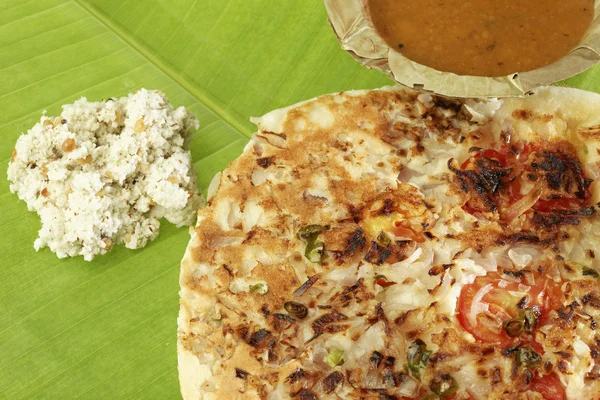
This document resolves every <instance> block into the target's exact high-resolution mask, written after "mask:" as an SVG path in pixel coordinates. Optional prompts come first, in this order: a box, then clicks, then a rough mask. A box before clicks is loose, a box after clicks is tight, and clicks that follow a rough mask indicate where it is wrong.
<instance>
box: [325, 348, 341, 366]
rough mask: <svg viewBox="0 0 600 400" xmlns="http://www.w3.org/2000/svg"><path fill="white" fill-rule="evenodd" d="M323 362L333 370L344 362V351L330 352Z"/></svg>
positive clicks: (335, 350)
mask: <svg viewBox="0 0 600 400" xmlns="http://www.w3.org/2000/svg"><path fill="white" fill-rule="evenodd" d="M325 361H326V362H327V365H329V366H330V367H331V368H335V367H336V366H338V365H340V364H342V363H343V362H344V350H338V349H333V350H331V351H330V352H329V354H328V355H327V359H326V360H325Z"/></svg>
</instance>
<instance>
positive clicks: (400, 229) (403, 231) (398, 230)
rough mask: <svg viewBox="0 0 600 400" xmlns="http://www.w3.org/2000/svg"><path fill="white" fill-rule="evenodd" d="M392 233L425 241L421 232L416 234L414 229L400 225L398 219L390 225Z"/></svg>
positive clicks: (417, 240) (419, 241)
mask: <svg viewBox="0 0 600 400" xmlns="http://www.w3.org/2000/svg"><path fill="white" fill-rule="evenodd" d="M392 233H393V234H394V235H396V236H398V237H401V238H406V239H410V240H414V241H415V242H418V243H422V242H424V241H425V239H424V238H423V235H422V234H417V233H415V231H413V230H412V229H409V228H405V227H404V226H402V224H401V223H400V221H396V222H394V226H393V227H392Z"/></svg>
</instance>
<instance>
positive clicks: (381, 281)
mask: <svg viewBox="0 0 600 400" xmlns="http://www.w3.org/2000/svg"><path fill="white" fill-rule="evenodd" d="M375 283H376V284H377V285H379V286H381V287H383V288H386V287H388V286H392V285H395V284H396V282H392V281H388V280H387V279H385V278H377V279H375Z"/></svg>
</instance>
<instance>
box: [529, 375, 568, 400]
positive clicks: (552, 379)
mask: <svg viewBox="0 0 600 400" xmlns="http://www.w3.org/2000/svg"><path fill="white" fill-rule="evenodd" d="M529 390H531V391H532V392H537V393H539V394H541V395H542V396H543V397H544V399H545V400H564V399H566V393H565V388H564V387H563V385H562V383H560V379H559V378H558V375H556V374H555V373H552V374H549V375H544V376H539V375H536V376H535V377H534V378H533V381H532V382H531V383H530V384H529Z"/></svg>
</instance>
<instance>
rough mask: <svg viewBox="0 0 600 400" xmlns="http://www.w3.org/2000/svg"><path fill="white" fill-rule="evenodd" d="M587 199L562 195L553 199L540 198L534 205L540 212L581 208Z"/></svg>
mask: <svg viewBox="0 0 600 400" xmlns="http://www.w3.org/2000/svg"><path fill="white" fill-rule="evenodd" d="M585 201H586V200H585V199H576V198H572V197H561V198H559V199H553V200H538V201H537V203H535V205H534V206H533V209H534V210H535V211H539V212H551V211H555V210H579V209H580V208H581V207H582V206H583V204H584V203H585Z"/></svg>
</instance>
